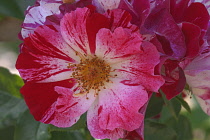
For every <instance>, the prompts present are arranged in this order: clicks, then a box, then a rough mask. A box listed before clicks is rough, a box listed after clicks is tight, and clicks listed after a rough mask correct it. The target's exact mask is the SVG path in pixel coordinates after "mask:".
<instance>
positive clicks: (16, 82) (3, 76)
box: [0, 67, 23, 98]
mask: <svg viewBox="0 0 210 140" xmlns="http://www.w3.org/2000/svg"><path fill="white" fill-rule="evenodd" d="M22 86H23V80H22V79H21V78H20V77H19V76H18V75H16V74H11V73H10V72H9V70H8V69H6V68H3V67H0V90H1V91H5V92H8V93H10V94H11V95H13V96H16V97H19V98H20V97H21V94H20V88H21V87H22Z"/></svg>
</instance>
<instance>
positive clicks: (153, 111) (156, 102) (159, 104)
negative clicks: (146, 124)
mask: <svg viewBox="0 0 210 140" xmlns="http://www.w3.org/2000/svg"><path fill="white" fill-rule="evenodd" d="M163 104H164V101H163V99H162V98H161V97H157V96H156V95H155V93H154V94H153V95H152V97H151V98H150V100H149V104H148V106H147V111H146V116H145V118H150V117H154V116H156V115H158V114H159V113H160V112H161V110H162V108H163Z"/></svg>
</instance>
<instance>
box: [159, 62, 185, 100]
mask: <svg viewBox="0 0 210 140" xmlns="http://www.w3.org/2000/svg"><path fill="white" fill-rule="evenodd" d="M164 71H165V73H164V74H165V75H163V77H164V79H165V84H164V85H163V86H162V87H161V90H162V91H163V92H164V93H165V95H166V98H167V99H168V100H170V99H172V98H173V97H175V96H176V95H178V94H180V93H181V92H182V91H183V89H184V87H185V84H186V78H185V75H184V71H183V69H182V68H180V66H179V63H178V61H176V60H170V59H168V60H166V61H165V63H164ZM171 89H173V90H171Z"/></svg>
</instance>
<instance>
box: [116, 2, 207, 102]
mask: <svg viewBox="0 0 210 140" xmlns="http://www.w3.org/2000/svg"><path fill="white" fill-rule="evenodd" d="M119 8H122V9H125V10H128V11H130V13H131V15H132V17H133V19H132V23H133V24H136V25H137V26H139V27H140V29H141V31H140V32H141V33H142V34H143V36H144V37H145V40H147V41H150V42H151V43H153V44H154V45H155V46H156V47H157V49H158V51H159V52H160V53H161V62H160V65H159V67H157V73H159V74H162V76H163V77H164V79H165V81H166V82H165V84H164V85H163V86H162V87H161V90H162V91H163V92H164V93H165V94H166V97H167V99H171V98H173V97H175V96H176V95H178V94H180V93H181V92H182V90H183V89H184V87H185V84H186V78H185V74H184V71H183V69H184V67H185V66H186V65H187V64H188V63H189V62H190V61H192V60H193V58H195V57H196V56H197V55H198V54H199V51H200V50H201V48H202V44H203V43H204V35H205V34H206V31H207V28H208V21H209V14H208V11H207V9H206V7H205V6H204V5H203V4H201V3H193V2H192V1H190V0H180V1H176V0H146V1H143V0H131V1H128V0H122V1H121V3H120V6H119ZM192 31H193V32H192Z"/></svg>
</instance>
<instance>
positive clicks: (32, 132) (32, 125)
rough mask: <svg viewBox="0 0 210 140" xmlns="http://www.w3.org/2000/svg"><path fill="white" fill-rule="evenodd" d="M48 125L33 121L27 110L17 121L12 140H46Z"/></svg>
mask: <svg viewBox="0 0 210 140" xmlns="http://www.w3.org/2000/svg"><path fill="white" fill-rule="evenodd" d="M47 130H48V125H47V124H43V123H41V122H37V121H35V120H34V118H33V116H32V115H31V114H30V113H29V110H27V111H25V112H24V113H23V114H22V116H21V117H20V118H19V119H18V121H17V124H16V127H15V135H14V140H48V139H49V138H50V134H49V133H48V131H47Z"/></svg>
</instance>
